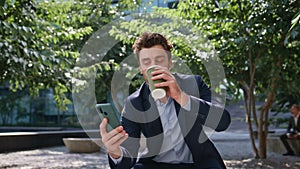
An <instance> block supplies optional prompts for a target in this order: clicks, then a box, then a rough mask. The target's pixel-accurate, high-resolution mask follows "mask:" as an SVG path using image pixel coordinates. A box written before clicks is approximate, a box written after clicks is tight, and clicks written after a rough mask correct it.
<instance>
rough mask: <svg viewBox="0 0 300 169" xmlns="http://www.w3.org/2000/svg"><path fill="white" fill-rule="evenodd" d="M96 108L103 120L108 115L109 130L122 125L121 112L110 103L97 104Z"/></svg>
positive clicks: (107, 127) (107, 128)
mask: <svg viewBox="0 0 300 169" xmlns="http://www.w3.org/2000/svg"><path fill="white" fill-rule="evenodd" d="M96 110H97V112H98V114H99V116H100V118H101V121H102V120H103V119H104V118H105V117H106V118H107V119H108V124H107V126H106V130H107V131H111V130H113V129H115V128H116V127H118V126H120V125H121V123H120V113H119V112H118V111H116V110H115V109H114V107H113V106H112V105H111V104H110V103H101V104H96Z"/></svg>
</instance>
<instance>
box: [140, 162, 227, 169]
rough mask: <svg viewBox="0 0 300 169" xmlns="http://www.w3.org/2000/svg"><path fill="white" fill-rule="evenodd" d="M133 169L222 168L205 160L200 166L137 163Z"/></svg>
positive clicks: (216, 163)
mask: <svg viewBox="0 0 300 169" xmlns="http://www.w3.org/2000/svg"><path fill="white" fill-rule="evenodd" d="M134 169H222V167H221V166H220V164H219V163H218V162H217V161H215V160H207V161H205V163H202V164H169V163H157V162H155V161H151V162H146V163H137V164H135V165H134Z"/></svg>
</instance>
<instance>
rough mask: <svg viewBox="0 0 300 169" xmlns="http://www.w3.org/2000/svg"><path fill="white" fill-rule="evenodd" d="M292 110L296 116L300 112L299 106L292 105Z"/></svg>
mask: <svg viewBox="0 0 300 169" xmlns="http://www.w3.org/2000/svg"><path fill="white" fill-rule="evenodd" d="M291 112H292V113H293V115H294V116H297V115H298V113H299V110H298V109H297V107H295V106H292V107H291Z"/></svg>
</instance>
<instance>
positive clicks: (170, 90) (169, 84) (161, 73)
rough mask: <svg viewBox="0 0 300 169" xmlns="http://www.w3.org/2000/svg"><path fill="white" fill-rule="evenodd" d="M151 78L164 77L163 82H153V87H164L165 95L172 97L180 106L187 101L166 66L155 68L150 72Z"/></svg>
mask: <svg viewBox="0 0 300 169" xmlns="http://www.w3.org/2000/svg"><path fill="white" fill-rule="evenodd" d="M152 76H153V77H152V80H158V79H164V80H165V82H162V83H157V84H155V87H166V88H167V90H166V92H167V96H170V97H172V98H173V99H174V100H175V101H176V102H177V103H179V104H180V105H181V106H185V105H186V104H187V102H188V96H187V94H185V93H184V92H183V91H182V90H181V88H180V87H179V85H178V83H177V81H176V79H175V77H174V76H173V75H172V73H171V72H170V71H169V69H168V68H166V67H158V68H155V71H153V72H152Z"/></svg>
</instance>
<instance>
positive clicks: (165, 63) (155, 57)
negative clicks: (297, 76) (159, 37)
mask: <svg viewBox="0 0 300 169" xmlns="http://www.w3.org/2000/svg"><path fill="white" fill-rule="evenodd" d="M139 63H140V67H139V68H140V72H141V73H142V74H143V76H144V78H145V80H146V81H147V82H148V80H147V74H146V70H147V69H148V68H149V67H150V66H153V65H158V66H161V67H166V68H168V69H170V68H171V66H172V60H171V59H169V58H168V51H166V50H164V48H163V47H162V46H161V45H155V46H152V47H151V48H142V50H141V51H140V53H139Z"/></svg>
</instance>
